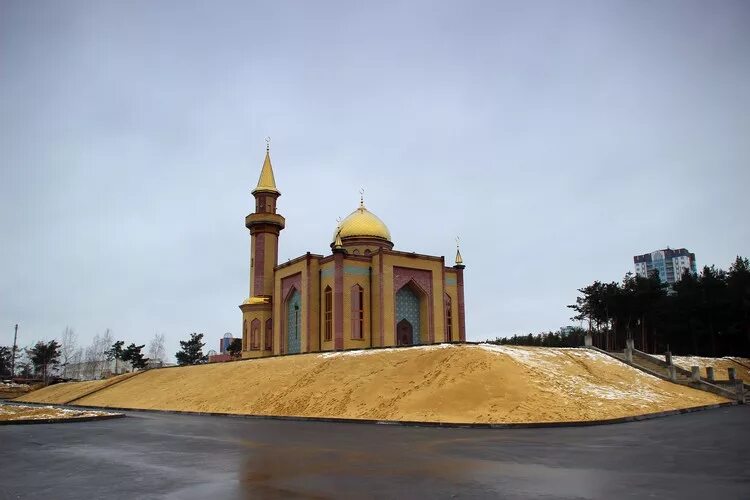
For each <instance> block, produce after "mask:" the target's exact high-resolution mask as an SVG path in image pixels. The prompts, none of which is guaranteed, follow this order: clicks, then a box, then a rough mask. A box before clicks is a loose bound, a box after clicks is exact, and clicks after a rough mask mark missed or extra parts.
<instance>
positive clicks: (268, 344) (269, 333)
mask: <svg viewBox="0 0 750 500" xmlns="http://www.w3.org/2000/svg"><path fill="white" fill-rule="evenodd" d="M264 341H265V342H264V343H263V344H264V347H265V349H266V351H273V320H272V319H271V318H268V319H267V320H266V334H265V339H264Z"/></svg>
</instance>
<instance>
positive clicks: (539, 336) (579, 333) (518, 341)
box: [487, 327, 586, 347]
mask: <svg viewBox="0 0 750 500" xmlns="http://www.w3.org/2000/svg"><path fill="white" fill-rule="evenodd" d="M585 336H586V332H585V331H584V330H583V328H578V327H574V328H565V329H560V330H559V331H557V332H541V333H536V334H534V333H528V334H526V335H519V334H516V335H513V336H512V337H497V338H496V339H495V340H488V341H487V343H488V344H497V345H523V346H535V347H580V346H582V345H583V343H584V337H585Z"/></svg>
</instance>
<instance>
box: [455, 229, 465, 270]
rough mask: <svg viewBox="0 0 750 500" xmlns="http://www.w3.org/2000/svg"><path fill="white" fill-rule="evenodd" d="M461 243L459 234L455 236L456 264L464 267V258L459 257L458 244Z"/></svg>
mask: <svg viewBox="0 0 750 500" xmlns="http://www.w3.org/2000/svg"><path fill="white" fill-rule="evenodd" d="M460 243H461V238H460V237H459V236H456V266H455V267H458V266H461V267H462V268H463V267H464V259H463V257H461V249H460V248H459V245H460Z"/></svg>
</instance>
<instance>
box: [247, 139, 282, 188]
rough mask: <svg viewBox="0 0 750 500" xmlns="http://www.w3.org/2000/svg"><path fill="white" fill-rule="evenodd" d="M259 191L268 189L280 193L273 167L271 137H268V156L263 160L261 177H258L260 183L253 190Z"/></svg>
mask: <svg viewBox="0 0 750 500" xmlns="http://www.w3.org/2000/svg"><path fill="white" fill-rule="evenodd" d="M258 191H268V192H271V193H278V194H281V193H279V190H278V189H276V179H274V176H273V167H272V166H271V138H270V137H266V157H265V159H264V160H263V167H262V168H261V169H260V177H259V178H258V185H257V186H256V187H255V189H254V190H253V194H255V193H256V192H258Z"/></svg>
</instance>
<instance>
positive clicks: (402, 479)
mask: <svg viewBox="0 0 750 500" xmlns="http://www.w3.org/2000/svg"><path fill="white" fill-rule="evenodd" d="M647 497H653V498H702V499H706V498H709V499H713V498H716V499H722V500H724V499H733V498H738V499H739V498H745V499H747V498H750V407H747V406H740V407H730V408H720V409H715V410H709V411H702V412H697V413H691V414H686V415H677V416H672V417H667V418H659V419H654V420H646V421H642V422H632V423H626V424H616V425H605V426H596V427H574V428H549V429H496V430H492V429H447V428H419V427H399V426H385V425H363V424H340V423H323V422H295V421H281V420H251V419H239V418H229V417H208V416H206V417H204V416H188V415H171V414H158V413H145V412H132V413H128V417H127V418H123V419H117V420H105V421H99V422H81V423H65V424H40V425H24V426H5V427H0V499H4V498H14V499H15V498H44V499H67V498H75V499H80V498H84V499H93V498H176V499H183V498H184V499H199V498H200V499H205V498H210V499H212V500H216V499H223V498H409V499H412V498H511V499H513V498H592V499H604V498H606V499H613V498H647Z"/></svg>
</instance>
